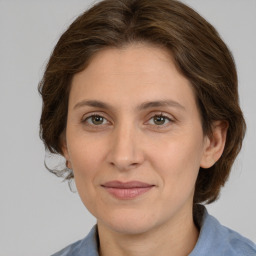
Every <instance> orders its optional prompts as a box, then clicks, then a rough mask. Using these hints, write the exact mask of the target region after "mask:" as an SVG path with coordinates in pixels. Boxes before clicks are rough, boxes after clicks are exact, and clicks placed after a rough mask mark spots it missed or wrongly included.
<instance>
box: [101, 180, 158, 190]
mask: <svg viewBox="0 0 256 256" xmlns="http://www.w3.org/2000/svg"><path fill="white" fill-rule="evenodd" d="M102 186H103V187H107V188H121V189H127V188H147V187H153V186H154V185H152V184H148V183H145V182H141V181H128V182H121V181H117V180H114V181H109V182H106V183H104V184H103V185H102Z"/></svg>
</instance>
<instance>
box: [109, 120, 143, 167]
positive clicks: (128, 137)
mask: <svg viewBox="0 0 256 256" xmlns="http://www.w3.org/2000/svg"><path fill="white" fill-rule="evenodd" d="M108 160H109V162H110V163H111V164H112V165H115V166H116V167H117V168H118V169H120V170H127V169H130V168H132V167H135V166H137V165H138V164H140V163H141V162H142V161H143V154H142V151H141V149H140V146H139V129H138V128H137V127H136V126H135V125H134V123H133V122H129V121H125V122H120V124H119V125H117V126H116V127H115V129H114V131H113V136H112V139H111V146H110V150H109V158H108Z"/></svg>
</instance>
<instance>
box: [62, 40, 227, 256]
mask: <svg viewBox="0 0 256 256" xmlns="http://www.w3.org/2000/svg"><path fill="white" fill-rule="evenodd" d="M88 100H90V101H92V100H93V101H100V102H103V103H105V104H108V105H109V107H108V108H106V107H105V106H100V105H98V106H96V105H94V106H89V105H87V104H86V103H85V101H88ZM163 100H168V101H172V104H171V105H166V104H164V105H160V106H152V105H151V106H148V107H147V108H139V107H138V106H141V104H143V103H145V102H155V101H163ZM93 114H94V115H98V116H100V117H98V119H97V118H96V119H95V118H92V117H91V116H92V115H93ZM156 115H157V116H158V118H159V115H164V116H165V117H162V119H161V117H160V122H159V119H158V120H157V119H156V118H154V116H156ZM225 136H226V128H225V126H224V125H223V124H222V123H221V122H215V123H214V124H213V134H212V136H211V137H209V136H206V135H204V134H203V131H202V124H201V119H200V114H199V111H198V107H197V104H196V100H195V95H194V93H193V91H192V88H191V85H190V82H189V81H188V80H187V79H186V78H185V77H184V76H183V75H182V74H181V73H180V72H179V71H178V70H177V68H176V66H175V64H174V62H173V59H172V56H171V55H170V54H169V53H168V52H167V51H166V50H165V49H161V48H158V47H154V46H151V45H147V44H132V45H128V46H126V47H124V48H121V49H116V48H108V49H104V50H101V51H100V52H99V53H97V54H96V55H95V56H94V57H93V59H92V60H91V62H90V64H89V66H88V67H87V68H86V69H85V70H83V71H82V72H80V73H78V74H76V75H75V76H74V77H73V80H72V85H71V91H70V96H69V106H68V119H67V127H66V134H65V139H64V141H63V152H64V156H65V158H66V160H67V162H68V167H69V168H72V169H73V171H74V177H75V182H76V186H77V190H78V193H79V195H80V197H81V200H82V202H83V203H84V205H85V206H86V208H87V209H88V210H89V211H90V212H91V213H92V214H93V215H94V216H95V217H96V218H97V223H98V231H99V238H100V255H104V256H110V255H111V256H113V255H119V256H120V255H147V256H150V255H158V256H161V255H176V256H179V255H188V254H189V253H190V252H191V251H192V250H193V248H194V246H195V244H196V241H197V239H198V230H197V229H196V227H195V225H194V223H193V216H192V203H193V195H194V187H195V182H196V178H197V175H198V171H199V168H200V166H201V167H204V168H209V167H210V166H212V165H213V164H214V163H215V162H216V161H217V160H218V158H219V157H220V156H221V153H222V151H223V148H224V144H225ZM113 180H119V181H122V182H127V181H134V180H136V181H141V182H144V183H148V184H151V185H153V188H152V189H150V190H149V191H148V192H146V193H144V194H142V195H140V196H138V197H135V198H133V199H131V200H121V199H118V198H115V197H114V196H113V195H111V194H110V193H108V191H106V189H105V188H103V187H102V184H105V183H106V182H109V181H113Z"/></svg>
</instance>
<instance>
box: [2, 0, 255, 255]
mask: <svg viewBox="0 0 256 256" xmlns="http://www.w3.org/2000/svg"><path fill="white" fill-rule="evenodd" d="M184 2H186V3H188V4H189V5H190V6H192V7H194V8H195V9H196V10H197V11H198V12H199V13H200V14H201V15H203V16H204V17H205V18H207V19H208V20H209V21H210V22H211V23H212V24H213V25H214V26H215V27H216V28H217V30H218V31H219V32H220V34H221V36H222V37H223V38H224V41H225V42H226V43H227V44H228V45H229V47H230V49H231V50H232V52H233V54H234V57H235V60H236V63H237V68H238V74H239V82H240V85H239V86H240V98H241V106H242V109H243V111H244V114H245V118H246V121H247V125H248V130H247V135H246V138H245V141H244V146H243V150H242V152H241V154H240V156H239V158H238V159H237V161H236V163H235V165H234V168H233V172H232V175H231V177H230V179H229V182H228V183H227V185H226V187H225V188H224V189H223V190H222V195H221V198H220V199H219V200H218V201H217V202H216V203H214V204H213V205H211V206H209V207H208V210H209V211H210V213H211V214H213V215H214V216H216V217H217V218H218V219H219V220H220V221H221V222H222V224H224V225H226V226H229V227H230V228H232V229H235V230H237V231H238V232H240V233H242V234H243V235H245V236H247V237H249V238H250V239H251V240H253V241H256V227H255V226H256V225H255V224H256V220H255V216H256V205H255V195H256V185H255V184H256V181H255V180H256V169H255V164H254V160H255V153H256V148H255V147H256V146H255V145H256V133H255V131H256V114H255V109H256V101H255V95H256V76H255V73H256V71H255V66H256V65H255V60H256V50H255V46H256V0H215V1H211V0H190V1H189V0H187V1H184ZM92 3H93V1H85V0H72V1H71V0H58V1H57V0H56V1H50V0H46V1H32V0H30V1H29V0H23V1H18V0H17V1H15V0H0V72H1V73H0V88H1V93H0V142H1V144H0V150H1V151H0V158H1V160H0V168H1V179H0V207H1V208H0V256H24V255H26V256H30V255H31V256H32V255H37V256H44V255H50V254H51V253H53V252H55V251H57V250H59V249H61V248H63V247H64V246H66V245H68V244H70V243H71V242H74V241H76V240H78V239H80V238H82V237H84V236H85V235H86V234H87V233H88V231H89V230H90V228H91V226H92V225H93V224H94V223H95V219H94V218H93V217H92V216H90V214H89V213H88V212H87V210H86V209H85V207H84V206H83V204H82V203H81V202H80V199H79V197H78V194H77V193H72V192H70V191H69V188H68V185H67V184H65V183H62V182H61V179H58V178H56V177H55V176H53V175H51V174H50V173H48V171H47V170H46V169H45V167H44V164H43V161H44V154H45V153H44V147H43V144H42V142H41V141H40V140H39V137H38V123H39V117H40V111H41V99H40V97H39V95H38V93H37V84H38V82H39V80H40V78H41V76H42V72H43V70H44V66H45V64H46V61H47V59H48V57H49V55H50V52H51V51H52V49H53V47H54V45H55V43H56V42H57V39H58V38H59V36H60V35H61V33H62V32H63V31H64V30H65V28H66V27H67V25H69V24H70V23H71V22H72V21H73V20H74V18H75V17H76V16H77V15H78V14H80V13H81V12H82V11H83V10H84V9H86V8H87V7H88V6H89V5H91V4H92Z"/></svg>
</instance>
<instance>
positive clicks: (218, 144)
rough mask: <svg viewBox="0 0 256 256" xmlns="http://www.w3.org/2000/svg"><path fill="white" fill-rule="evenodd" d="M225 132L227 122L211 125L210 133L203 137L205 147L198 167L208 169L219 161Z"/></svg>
mask: <svg viewBox="0 0 256 256" xmlns="http://www.w3.org/2000/svg"><path fill="white" fill-rule="evenodd" d="M227 131H228V122H227V121H215V122H214V123H213V124H212V133H211V134H210V135H208V136H206V137H205V147H204V152H203V157H202V159H201V164H200V167H202V168H205V169H207V168H210V167H212V166H213V165H214V164H215V163H216V162H217V161H218V160H219V158H220V157H221V155H222V153H223V150H224V147H225V143H226V137H227Z"/></svg>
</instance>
